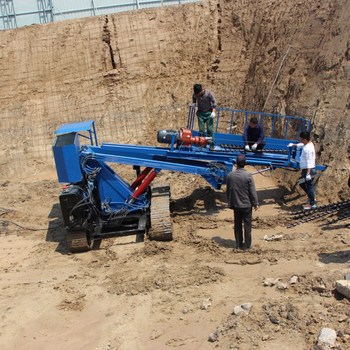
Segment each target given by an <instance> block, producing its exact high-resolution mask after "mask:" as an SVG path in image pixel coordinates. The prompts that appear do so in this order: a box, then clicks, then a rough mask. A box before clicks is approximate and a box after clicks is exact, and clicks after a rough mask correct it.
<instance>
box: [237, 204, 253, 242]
mask: <svg viewBox="0 0 350 350" xmlns="http://www.w3.org/2000/svg"><path fill="white" fill-rule="evenodd" d="M233 212H234V226H235V228H234V231H235V239H236V247H237V248H250V246H251V244H252V208H251V207H250V208H235V209H233ZM243 226H244V239H243Z"/></svg>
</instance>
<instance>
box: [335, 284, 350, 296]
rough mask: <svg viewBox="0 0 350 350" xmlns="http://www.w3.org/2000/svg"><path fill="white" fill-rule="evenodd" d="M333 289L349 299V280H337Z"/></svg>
mask: <svg viewBox="0 0 350 350" xmlns="http://www.w3.org/2000/svg"><path fill="white" fill-rule="evenodd" d="M335 289H336V290H337V291H338V292H339V293H340V294H342V295H344V296H346V297H347V298H349V299H350V280H339V281H336V282H335Z"/></svg>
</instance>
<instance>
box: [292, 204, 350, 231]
mask: <svg viewBox="0 0 350 350" xmlns="http://www.w3.org/2000/svg"><path fill="white" fill-rule="evenodd" d="M349 209H350V201H349V200H348V201H343V202H337V203H332V204H328V205H323V206H321V207H317V208H316V209H312V210H299V211H297V212H294V213H293V214H292V216H293V217H292V220H295V221H294V222H292V223H290V224H289V225H287V228H290V227H294V226H297V225H300V224H303V223H305V222H309V221H313V220H317V219H325V218H326V217H331V216H333V215H338V217H336V218H333V219H330V220H328V222H327V223H326V224H332V223H335V222H337V221H339V220H344V219H345V218H347V217H349V216H350V210H349Z"/></svg>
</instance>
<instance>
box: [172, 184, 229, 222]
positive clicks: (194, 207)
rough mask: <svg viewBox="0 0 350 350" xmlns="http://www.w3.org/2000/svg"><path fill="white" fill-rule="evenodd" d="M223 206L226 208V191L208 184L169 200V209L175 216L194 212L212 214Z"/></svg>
mask: <svg viewBox="0 0 350 350" xmlns="http://www.w3.org/2000/svg"><path fill="white" fill-rule="evenodd" d="M202 203H203V205H202ZM225 208H227V201H226V193H225V192H217V191H215V190H214V189H213V188H211V187H209V186H208V187H205V188H197V189H195V190H194V191H193V192H192V193H191V194H190V195H188V196H186V197H183V198H178V199H173V200H171V202H170V211H171V213H172V215H176V216H180V215H181V216H186V215H190V214H194V213H196V214H203V215H212V214H213V213H217V212H219V210H220V209H225Z"/></svg>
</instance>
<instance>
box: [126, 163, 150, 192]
mask: <svg viewBox="0 0 350 350" xmlns="http://www.w3.org/2000/svg"><path fill="white" fill-rule="evenodd" d="M151 170H152V168H149V167H147V168H145V169H143V171H142V173H141V174H140V175H139V176H138V178H137V179H136V180H135V181H134V182H133V183H132V184H131V187H132V188H133V189H135V188H137V187H138V186H140V184H141V182H142V181H143V179H144V178H145V177H146V176H147V175H148V173H149V172H150V171H151Z"/></svg>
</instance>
